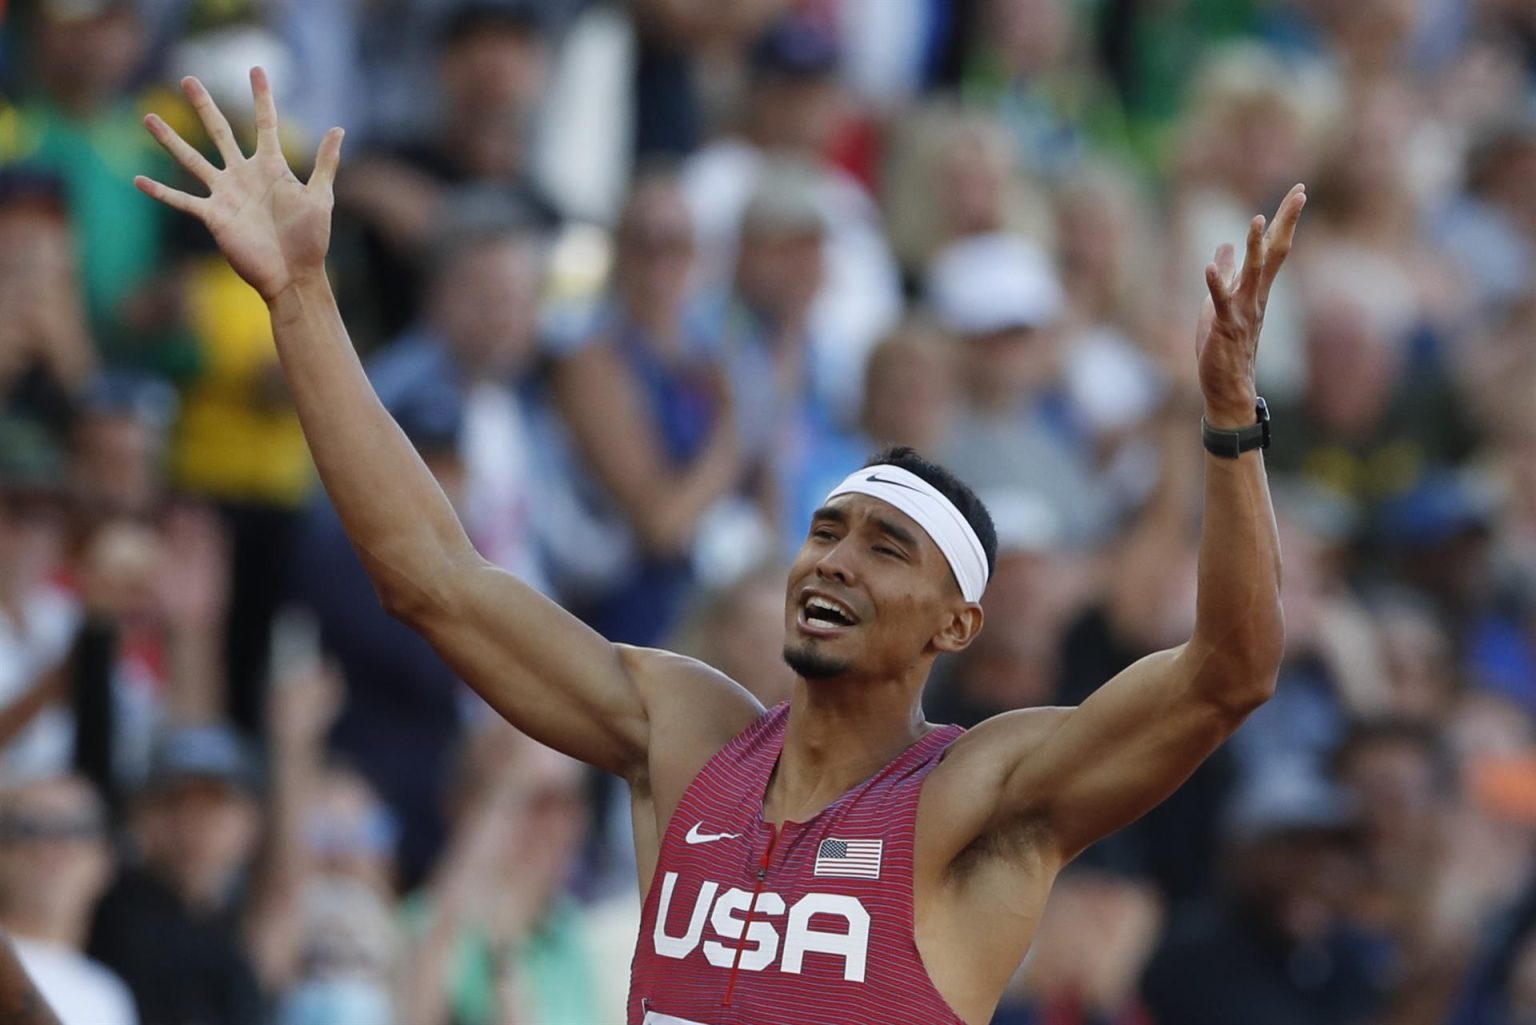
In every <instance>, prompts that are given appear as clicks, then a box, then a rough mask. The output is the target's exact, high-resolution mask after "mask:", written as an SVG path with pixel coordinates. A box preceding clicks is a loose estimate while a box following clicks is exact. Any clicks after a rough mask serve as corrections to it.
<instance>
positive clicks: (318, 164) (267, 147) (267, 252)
mask: <svg viewBox="0 0 1536 1025" xmlns="http://www.w3.org/2000/svg"><path fill="white" fill-rule="evenodd" d="M181 87H182V90H183V91H185V92H186V94H187V99H188V100H190V101H191V103H192V107H193V109H194V110H196V111H197V116H198V118H199V119H201V120H202V122H203V127H204V128H205V129H207V131H208V137H209V138H210V139H212V140H213V144H214V146H215V147H216V148H217V149H218V151H219V156H220V157H221V158H222V160H223V163H224V167H223V169H222V170H221V169H219V168H217V167H214V166H213V165H212V164H211V163H209V162H208V160H207V159H205V158H204V157H203V155H202V154H201V153H199V152H198V151H197V150H196V149H195V148H194V147H193V146H191V145H189V144H188V143H187V141H186V140H185V139H183V138H182V137H181V136H180V135H177V134H176V132H175V130H174V129H172V128H171V126H170V125H168V124H166V123H165V122H164V121H163V120H161V119H160V118H159V117H158V116H156V115H154V114H150V115H149V116H147V117H146V118H145V119H144V125H145V127H146V128H148V129H149V133H150V134H151V135H153V136H154V137H155V141H156V142H158V143H160V145H161V146H163V147H165V149H166V151H167V152H168V153H170V154H171V156H172V157H174V158H175V159H176V162H177V163H178V164H180V165H181V166H182V167H183V168H184V169H185V170H186V171H187V173H189V174H191V175H192V176H193V177H194V178H196V179H197V180H198V181H200V182H202V183H203V185H205V186H206V187H207V189H208V193H209V194H208V195H207V196H206V197H203V196H194V195H191V194H190V193H186V192H181V191H179V190H177V189H173V188H171V187H170V186H168V185H165V184H162V183H161V182H157V181H154V180H153V179H150V178H146V177H144V176H142V175H140V176H139V177H137V178H135V179H134V182H133V183H134V184H135V185H136V186H138V188H139V190H140V191H142V192H144V193H145V194H146V195H149V196H151V197H153V198H154V199H158V200H159V201H160V202H162V203H164V204H166V205H167V206H170V207H174V208H175V209H177V210H181V211H183V212H184V213H189V214H191V215H192V216H193V217H196V218H197V219H198V220H200V221H202V222H203V224H204V225H205V226H206V227H207V228H208V230H209V232H211V233H212V235H213V238H214V241H215V242H217V243H218V244H219V248H220V249H221V250H223V252H224V256H225V257H226V258H227V259H228V260H229V263H230V266H232V267H234V269H235V271H236V272H237V273H238V274H239V275H240V276H241V277H242V278H244V279H245V280H246V281H247V282H249V283H250V285H251V286H252V287H253V288H255V289H256V291H258V292H260V293H261V296H262V298H263V299H265V300H267V301H268V302H269V303H270V302H272V301H273V300H274V299H276V298H277V297H278V296H279V295H281V294H282V293H283V291H284V290H285V289H286V288H287V287H288V286H289V285H290V284H292V283H293V282H294V281H296V280H298V279H299V278H300V277H302V276H303V275H304V274H306V273H308V272H314V271H320V270H323V268H324V264H325V253H326V250H327V249H328V248H329V246H330V239H331V203H332V196H331V185H332V183H333V182H334V181H335V179H336V167H337V165H338V164H339V163H340V161H341V137H342V130H341V129H340V128H332V129H331V130H330V131H328V132H326V133H325V138H324V139H322V140H321V142H320V152H319V154H318V155H317V156H316V157H315V169H314V172H313V173H312V174H311V175H310V177H309V182H308V183H307V184H306V183H304V182H301V181H299V179H298V178H297V177H295V176H294V173H293V171H292V170H291V169H290V168H289V167H288V162H287V160H286V159H284V157H283V151H282V147H281V146H280V145H279V143H278V134H277V106H276V104H275V103H274V102H273V100H272V87H271V85H270V84H269V83H268V82H267V76H266V72H264V71H262V69H261V68H252V69H251V95H252V96H253V97H254V99H255V101H256V151H255V152H254V153H252V154H251V155H250V156H249V157H247V156H246V155H245V154H243V153H242V152H241V151H240V145H239V143H237V142H236V141H235V134H234V132H233V131H231V129H230V127H229V121H228V120H226V119H225V117H224V114H223V112H222V111H220V110H219V108H218V105H217V104H215V103H214V102H213V97H211V96H209V95H208V90H207V89H205V88H204V87H203V84H202V83H201V82H199V81H198V80H197V79H195V78H185V79H182V82H181Z"/></svg>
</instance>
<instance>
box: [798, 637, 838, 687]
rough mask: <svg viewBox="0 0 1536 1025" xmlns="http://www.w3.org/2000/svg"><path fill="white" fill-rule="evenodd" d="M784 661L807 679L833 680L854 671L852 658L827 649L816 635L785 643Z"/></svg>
mask: <svg viewBox="0 0 1536 1025" xmlns="http://www.w3.org/2000/svg"><path fill="white" fill-rule="evenodd" d="M784 662H785V664H786V665H788V666H789V668H791V669H793V670H794V671H795V675H797V676H799V677H801V678H802V679H806V680H833V679H836V678H837V677H840V676H847V675H848V674H849V673H850V672H852V671H853V661H852V660H851V659H849V658H847V657H845V656H841V655H837V654H835V653H833V652H831V651H828V650H826V645H825V644H824V643H823V642H822V641H821V640H820V639H819V638H815V637H802V638H801V639H800V640H799V642H798V643H796V642H793V641H792V642H790V643H788V644H785V645H784Z"/></svg>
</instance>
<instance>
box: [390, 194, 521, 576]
mask: <svg viewBox="0 0 1536 1025" xmlns="http://www.w3.org/2000/svg"><path fill="white" fill-rule="evenodd" d="M517 225H518V222H517V217H516V214H515V213H514V212H512V211H510V210H509V208H508V207H507V206H506V205H505V204H504V203H502V202H501V201H499V200H488V201H486V202H480V201H478V200H476V201H469V202H465V203H463V204H461V205H459V206H457V207H456V208H455V210H454V214H453V216H452V217H450V218H449V219H448V221H447V222H445V223H444V224H443V225H442V227H441V228H440V230H439V233H438V249H437V251H436V255H435V258H434V270H433V276H432V288H431V294H430V299H429V306H428V310H427V315H426V318H425V320H424V321H423V322H422V323H421V324H419V325H417V326H415V327H413V328H411V329H410V330H409V331H407V332H406V333H405V334H404V335H402V336H401V337H400V338H398V339H396V340H395V341H394V342H392V343H391V344H390V345H389V346H388V347H387V348H386V349H384V350H383V351H381V352H380V353H378V355H377V356H376V357H375V358H374V360H373V361H372V363H371V364H370V365H369V376H370V377H371V379H372V380H373V386H374V388H375V390H376V391H377V392H378V394H379V399H380V401H382V402H383V403H384V404H385V406H387V407H392V408H393V407H397V406H401V405H404V404H406V403H408V402H411V401H414V400H415V397H416V396H418V395H421V394H422V393H424V392H425V393H431V394H433V395H435V394H436V393H439V392H447V393H448V394H451V395H453V396H454V397H455V399H456V400H457V401H458V402H459V403H460V415H461V416H462V418H463V433H462V436H461V443H460V453H461V455H462V457H463V460H464V474H465V481H464V505H463V508H462V512H461V515H462V517H463V520H464V524H465V528H466V529H467V530H468V531H469V536H470V537H471V538H472V539H473V540H474V542H475V546H476V547H477V548H478V549H479V551H480V552H481V553H482V554H483V555H484V556H485V557H486V558H487V559H490V560H491V561H492V562H494V563H496V564H497V565H498V566H501V567H502V568H504V569H508V570H511V571H512V572H514V573H516V574H517V575H518V576H519V577H521V578H522V579H524V580H526V581H529V582H530V583H533V584H534V585H535V586H539V587H544V588H545V589H547V585H545V584H544V568H543V565H542V555H541V552H540V547H539V542H538V539H537V537H536V536H535V533H534V531H535V523H534V518H533V510H532V504H533V502H534V500H535V499H534V493H533V487H534V477H533V467H534V462H533V458H534V456H533V453H532V451H531V448H530V441H529V417H530V411H529V407H528V401H527V397H526V392H527V390H528V388H529V386H530V384H531V379H532V371H533V369H534V362H535V359H536V357H537V355H538V352H537V344H538V338H537V335H536V330H537V326H538V296H539V285H540V282H541V281H542V279H543V262H542V255H541V253H540V249H539V245H538V242H537V240H536V239H535V238H534V237H533V236H532V235H530V234H528V233H527V232H525V231H523V230H522V229H521V228H519V227H518V226H517Z"/></svg>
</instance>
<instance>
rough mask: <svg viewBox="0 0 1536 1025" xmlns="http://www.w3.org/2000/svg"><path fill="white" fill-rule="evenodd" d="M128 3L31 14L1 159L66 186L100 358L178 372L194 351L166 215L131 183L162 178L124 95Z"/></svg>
mask: <svg viewBox="0 0 1536 1025" xmlns="http://www.w3.org/2000/svg"><path fill="white" fill-rule="evenodd" d="M141 29H142V26H141V24H140V22H139V18H138V14H137V13H136V11H135V8H134V5H133V4H131V3H127V2H125V0H92V2H89V3H83V4H82V3H72V2H68V0H49V2H46V3H42V4H39V5H38V11H37V16H36V17H35V19H33V23H32V31H33V32H34V37H33V43H34V45H33V48H31V49H29V51H28V55H29V57H30V58H31V61H32V63H31V64H30V66H29V69H28V70H29V71H30V73H31V74H30V77H29V78H28V79H27V80H26V81H27V84H28V86H30V88H28V89H27V90H26V94H25V97H24V99H23V100H22V101H21V103H20V105H19V106H18V108H17V111H16V117H17V119H18V124H17V130H15V131H12V132H8V133H7V135H6V141H7V143H8V145H5V146H3V147H0V161H3V162H5V163H21V164H25V165H26V166H28V167H33V168H39V169H44V170H47V171H48V172H50V173H52V174H56V175H58V176H59V178H61V179H62V180H63V181H64V183H65V188H66V191H67V196H68V208H69V214H70V220H71V223H72V224H73V225H74V228H75V233H76V240H77V243H78V249H77V251H78V254H79V257H78V258H79V261H80V282H81V289H82V295H83V297H84V301H85V308H86V313H87V315H88V317H89V320H90V324H91V332H92V337H93V338H94V340H95V342H96V343H97V346H98V347H99V350H100V352H101V354H102V356H103V357H104V358H105V359H106V361H107V362H109V363H112V364H118V365H123V366H129V367H138V368H143V369H150V370H154V371H156V372H159V373H164V374H169V375H172V376H182V375H185V374H187V373H189V372H190V371H191V370H193V369H194V368H195V362H194V361H195V355H194V352H193V350H192V348H191V346H190V344H189V339H188V336H187V335H186V333H185V330H184V324H183V322H182V318H181V310H180V304H179V298H178V295H177V290H176V282H175V278H174V276H173V275H172V274H170V273H168V270H169V264H170V257H171V248H170V243H171V239H170V236H169V222H168V220H167V217H166V212H165V211H164V210H163V209H161V208H159V207H157V205H156V204H155V203H153V202H150V201H148V200H147V199H146V198H145V197H144V196H143V195H141V194H139V192H138V191H137V190H136V189H134V187H133V176H134V174H136V173H139V172H140V171H143V170H155V171H158V172H160V173H164V172H165V170H166V169H167V168H168V167H169V166H170V165H169V164H167V163H166V162H165V161H166V158H165V155H164V153H162V152H161V151H160V150H159V149H158V147H156V146H155V145H154V143H153V140H149V139H146V138H145V136H144V132H143V130H142V128H141V126H140V124H139V118H140V111H139V109H138V105H137V103H136V102H135V98H134V94H133V92H132V88H133V84H134V76H135V74H136V72H137V71H138V69H139V63H140V61H141V60H142V59H143V56H144V53H143V42H144V40H143V34H142V31H141Z"/></svg>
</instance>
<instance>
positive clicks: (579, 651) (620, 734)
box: [410, 558, 648, 776]
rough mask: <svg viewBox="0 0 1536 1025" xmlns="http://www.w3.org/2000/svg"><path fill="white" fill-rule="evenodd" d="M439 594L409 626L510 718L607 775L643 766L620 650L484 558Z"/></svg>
mask: <svg viewBox="0 0 1536 1025" xmlns="http://www.w3.org/2000/svg"><path fill="white" fill-rule="evenodd" d="M439 591H440V593H441V594H442V598H441V600H439V601H435V602H433V603H432V604H431V605H430V606H429V607H428V608H427V609H426V610H424V611H422V612H420V613H419V614H418V615H416V616H414V617H413V618H412V619H411V620H410V622H411V625H412V626H413V627H415V628H416V629H417V630H418V631H419V632H420V633H421V634H422V636H424V637H425V638H426V639H427V641H428V642H429V643H430V644H431V645H432V647H433V648H434V649H435V650H436V651H437V653H438V654H439V655H440V656H441V657H442V658H443V660H444V661H445V662H446V663H448V665H449V666H450V667H451V668H452V669H453V671H454V672H455V673H456V674H457V675H458V677H459V678H460V679H462V680H463V681H464V682H465V683H467V684H469V686H470V687H471V688H473V689H474V690H475V692H476V693H478V694H479V695H480V696H481V697H482V698H484V699H485V701H486V703H487V704H489V705H490V706H491V707H492V708H494V709H495V710H496V711H497V712H498V713H500V714H501V716H502V717H503V718H505V719H506V720H507V721H508V722H510V723H511V724H512V725H513V726H515V727H517V728H518V729H519V730H521V731H523V732H524V733H527V734H528V735H529V736H531V737H533V738H534V739H535V740H537V741H539V742H540V743H543V744H547V745H548V746H550V747H553V748H555V749H557V750H559V751H563V752H564V753H566V754H568V755H570V756H572V757H573V758H578V759H580V760H581V761H584V762H587V763H588V764H590V765H595V766H597V767H598V768H600V769H605V770H607V771H609V772H613V773H615V774H618V775H621V776H628V775H629V774H631V773H632V772H633V771H634V770H635V769H636V768H638V767H640V766H643V764H644V758H645V752H646V748H647V743H648V724H647V717H646V710H645V707H644V704H643V702H642V701H641V698H640V692H639V690H638V688H637V687H636V685H635V682H634V679H633V677H632V675H631V672H630V667H629V666H628V665H627V664H626V660H625V659H624V658H623V657H622V656H621V653H620V650H619V649H618V648H616V647H615V646H614V645H612V644H610V643H609V642H608V641H606V640H605V639H603V638H602V637H601V636H600V635H599V634H598V633H597V632H596V631H594V630H592V629H591V628H590V627H588V626H587V625H586V624H585V623H583V622H581V621H580V620H579V619H577V618H576V617H575V616H573V615H571V614H570V613H568V612H566V611H565V610H564V609H562V608H561V607H560V606H559V605H557V604H555V603H554V602H552V601H550V600H549V599H548V598H546V597H544V596H543V595H542V594H539V593H538V592H537V591H535V590H534V589H533V588H531V587H529V586H527V585H526V584H524V583H523V582H522V581H520V580H518V579H517V578H516V577H514V576H513V575H512V574H510V573H507V572H506V571H504V570H502V569H499V568H498V567H496V566H493V565H491V564H490V563H488V562H485V561H484V560H482V559H478V558H476V559H475V560H474V561H473V562H471V563H470V564H468V565H465V566H462V567H461V568H458V569H456V570H454V571H453V579H452V580H451V581H450V582H447V583H446V584H444V585H443V586H442V587H441V588H440V589H439Z"/></svg>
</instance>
